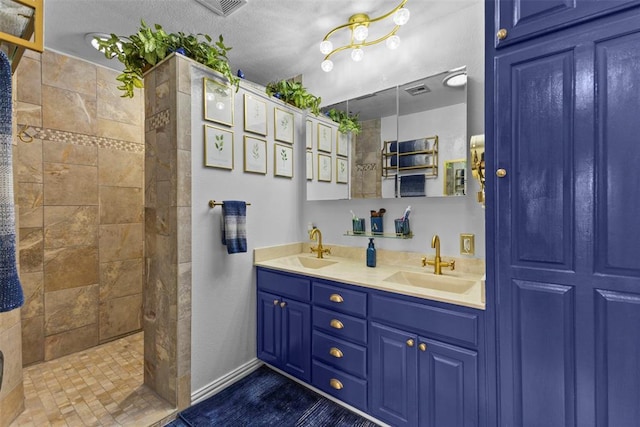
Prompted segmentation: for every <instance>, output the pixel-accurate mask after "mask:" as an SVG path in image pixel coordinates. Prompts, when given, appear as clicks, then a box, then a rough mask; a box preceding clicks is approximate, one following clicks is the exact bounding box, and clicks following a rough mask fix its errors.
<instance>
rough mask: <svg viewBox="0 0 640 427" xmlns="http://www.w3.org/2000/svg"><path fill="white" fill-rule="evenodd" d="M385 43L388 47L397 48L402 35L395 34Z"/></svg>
mask: <svg viewBox="0 0 640 427" xmlns="http://www.w3.org/2000/svg"><path fill="white" fill-rule="evenodd" d="M385 43H386V44H387V47H388V48H389V49H391V50H394V49H397V48H398V46H400V37H398V36H396V35H395V34H394V35H393V36H391V37H389V38H388V39H387V41H386V42H385Z"/></svg>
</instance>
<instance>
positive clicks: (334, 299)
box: [329, 294, 344, 303]
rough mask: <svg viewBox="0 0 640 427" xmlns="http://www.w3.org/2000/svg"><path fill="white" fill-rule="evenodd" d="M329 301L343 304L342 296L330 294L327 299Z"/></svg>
mask: <svg viewBox="0 0 640 427" xmlns="http://www.w3.org/2000/svg"><path fill="white" fill-rule="evenodd" d="M329 301H331V302H338V303H340V302H344V298H342V295H340V294H331V296H330V297H329Z"/></svg>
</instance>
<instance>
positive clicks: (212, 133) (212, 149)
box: [204, 125, 233, 169]
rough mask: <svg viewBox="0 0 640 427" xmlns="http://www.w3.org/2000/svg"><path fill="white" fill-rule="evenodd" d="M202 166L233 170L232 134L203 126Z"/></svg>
mask: <svg viewBox="0 0 640 427" xmlns="http://www.w3.org/2000/svg"><path fill="white" fill-rule="evenodd" d="M204 165H205V166H208V167H212V168H221V169H233V132H231V131H230V130H227V129H220V128H217V127H215V126H211V125H204Z"/></svg>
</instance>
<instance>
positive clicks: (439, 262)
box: [422, 234, 456, 274]
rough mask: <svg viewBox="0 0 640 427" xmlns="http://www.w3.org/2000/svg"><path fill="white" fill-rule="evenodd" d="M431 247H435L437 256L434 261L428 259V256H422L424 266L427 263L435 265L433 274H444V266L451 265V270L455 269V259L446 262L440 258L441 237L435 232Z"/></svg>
mask: <svg viewBox="0 0 640 427" xmlns="http://www.w3.org/2000/svg"><path fill="white" fill-rule="evenodd" d="M431 247H432V248H435V250H436V257H435V258H434V259H433V261H430V260H427V257H422V266H423V267H426V266H427V265H433V274H442V267H450V268H451V270H455V268H456V262H455V260H451V261H449V262H446V261H442V258H440V237H438V235H437V234H434V235H433V238H432V239H431Z"/></svg>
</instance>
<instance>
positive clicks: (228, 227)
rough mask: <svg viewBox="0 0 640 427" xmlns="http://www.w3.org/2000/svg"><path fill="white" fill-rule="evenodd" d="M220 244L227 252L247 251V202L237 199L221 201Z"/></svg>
mask: <svg viewBox="0 0 640 427" xmlns="http://www.w3.org/2000/svg"><path fill="white" fill-rule="evenodd" d="M221 226H222V244H223V245H226V246H227V253H230V254H237V253H240V252H247V204H246V202H243V201H239V200H225V201H223V202H222V223H221Z"/></svg>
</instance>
